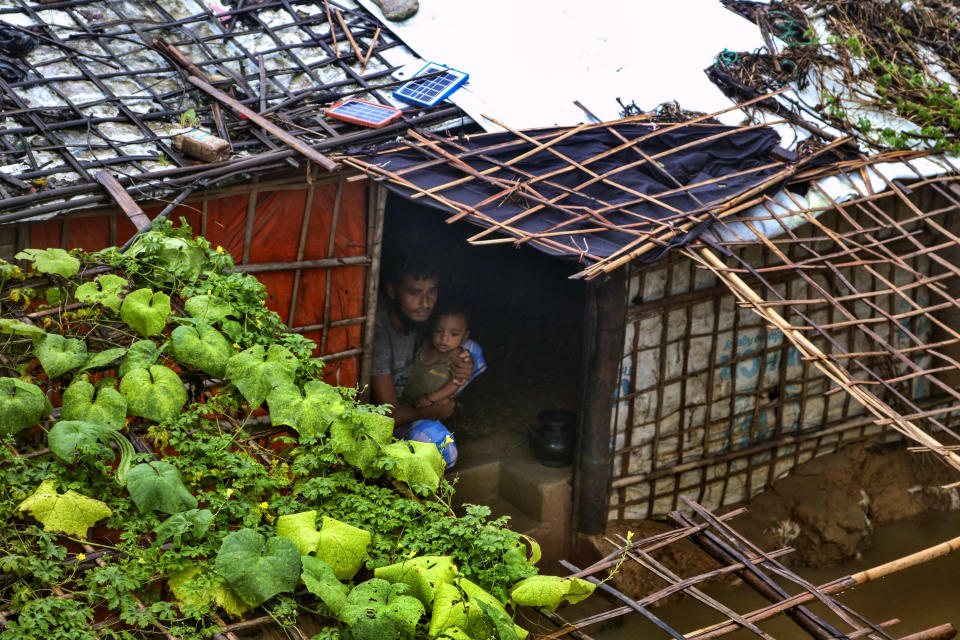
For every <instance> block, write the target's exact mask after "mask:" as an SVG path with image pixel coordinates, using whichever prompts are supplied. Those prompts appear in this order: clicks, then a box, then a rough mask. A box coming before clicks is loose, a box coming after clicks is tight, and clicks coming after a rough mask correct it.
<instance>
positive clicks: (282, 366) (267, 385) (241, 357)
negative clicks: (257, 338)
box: [226, 344, 297, 408]
mask: <svg viewBox="0 0 960 640" xmlns="http://www.w3.org/2000/svg"><path fill="white" fill-rule="evenodd" d="M296 373H297V359H296V357H295V356H294V355H293V354H292V353H290V351H288V350H287V349H286V348H284V347H281V346H280V345H278V344H273V345H270V349H268V350H267V352H266V356H264V350H263V346H262V345H259V344H258V345H256V346H253V347H250V348H249V349H245V350H244V351H241V352H240V353H238V354H237V355H235V356H233V357H232V358H230V359H229V360H227V369H226V376H227V380H229V381H230V382H232V383H233V384H234V385H235V386H236V387H237V389H239V390H240V393H241V394H242V395H243V397H244V398H246V400H247V402H249V403H250V407H251V408H256V407H259V406H260V405H261V404H263V401H264V400H266V399H267V396H268V395H269V394H270V392H271V391H272V390H273V388H274V387H276V386H280V385H283V384H292V383H293V378H294V376H295V375H296Z"/></svg>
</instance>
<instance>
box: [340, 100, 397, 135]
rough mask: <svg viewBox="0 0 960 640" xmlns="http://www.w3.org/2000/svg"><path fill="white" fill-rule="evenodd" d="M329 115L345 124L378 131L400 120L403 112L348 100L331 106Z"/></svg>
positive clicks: (384, 106)
mask: <svg viewBox="0 0 960 640" xmlns="http://www.w3.org/2000/svg"><path fill="white" fill-rule="evenodd" d="M327 115H328V116H330V117H331V118H336V119H338V120H343V121H344V122H352V123H353V124H361V125H363V126H365V127H373V128H374V129H377V128H379V127H382V126H383V125H385V124H388V123H390V122H393V121H394V120H396V119H397V118H399V117H400V115H401V111H400V110H399V109H394V108H393V107H388V106H386V105H382V104H377V103H376V102H368V101H366V100H360V99H359V98H347V99H346V100H341V101H340V102H338V103H336V104H334V105H331V106H330V108H329V109H327Z"/></svg>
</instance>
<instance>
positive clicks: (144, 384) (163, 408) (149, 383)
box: [120, 364, 187, 422]
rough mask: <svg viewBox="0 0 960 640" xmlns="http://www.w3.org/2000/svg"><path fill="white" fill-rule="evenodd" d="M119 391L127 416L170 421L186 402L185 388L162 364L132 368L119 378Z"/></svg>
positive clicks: (155, 420) (177, 377) (174, 374)
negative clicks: (145, 367)
mask: <svg viewBox="0 0 960 640" xmlns="http://www.w3.org/2000/svg"><path fill="white" fill-rule="evenodd" d="M120 394H121V395H122V396H123V397H124V399H125V400H126V401H127V411H129V412H130V414H131V415H135V416H140V417H141V418H147V419H148V420H153V421H154V422H163V421H164V420H172V419H173V418H175V417H176V416H177V415H179V413H180V410H181V409H183V405H185V404H186V403H187V388H186V387H184V386H183V382H182V381H181V380H180V378H179V376H177V374H176V373H174V372H173V371H172V370H171V369H169V368H167V367H164V366H163V365H159V364H155V365H151V366H150V367H149V368H148V369H134V370H133V371H130V372H129V373H127V375H125V376H123V379H121V380H120Z"/></svg>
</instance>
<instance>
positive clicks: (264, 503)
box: [260, 502, 270, 509]
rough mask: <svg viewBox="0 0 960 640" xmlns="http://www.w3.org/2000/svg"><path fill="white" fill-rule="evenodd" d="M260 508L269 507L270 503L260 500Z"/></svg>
mask: <svg viewBox="0 0 960 640" xmlns="http://www.w3.org/2000/svg"><path fill="white" fill-rule="evenodd" d="M260 508H261V509H269V508H270V503H269V502H261V503H260Z"/></svg>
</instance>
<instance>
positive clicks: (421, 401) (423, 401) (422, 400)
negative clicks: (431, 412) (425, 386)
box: [417, 396, 433, 409]
mask: <svg viewBox="0 0 960 640" xmlns="http://www.w3.org/2000/svg"><path fill="white" fill-rule="evenodd" d="M432 404H433V401H432V400H428V399H427V396H420V397H419V398H418V399H417V409H423V408H424V407H429V406H430V405H432Z"/></svg>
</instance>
